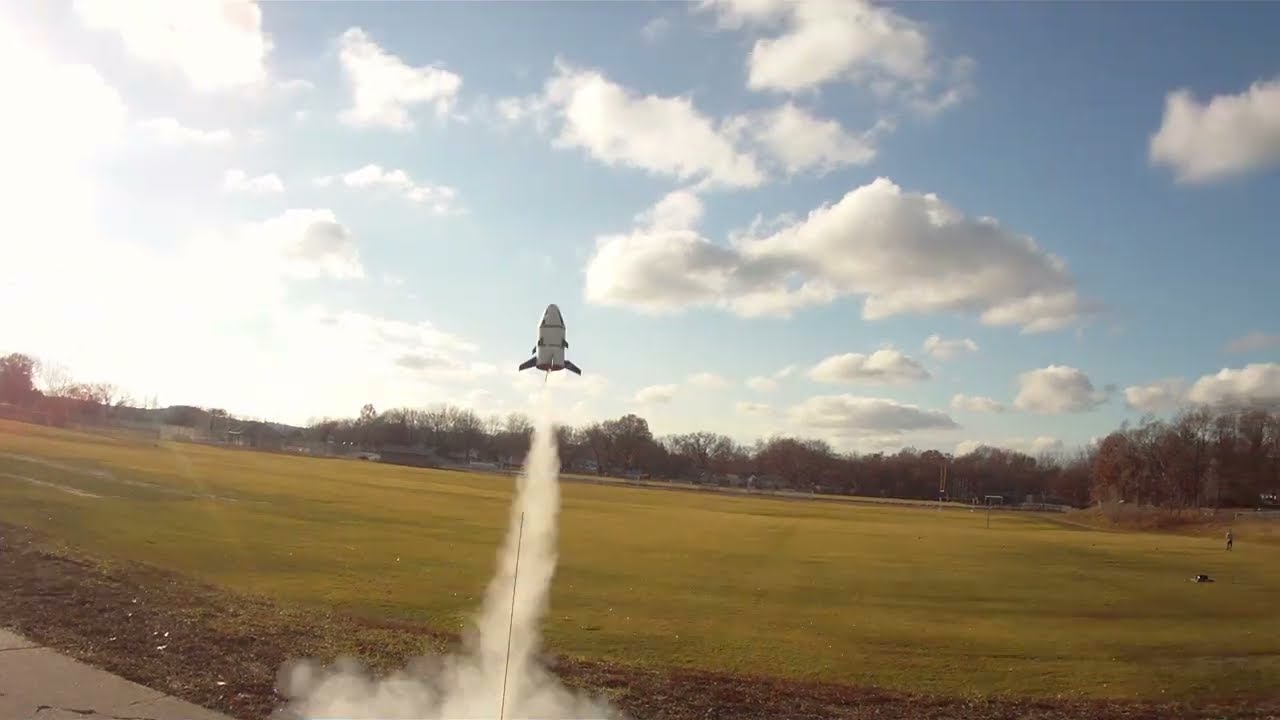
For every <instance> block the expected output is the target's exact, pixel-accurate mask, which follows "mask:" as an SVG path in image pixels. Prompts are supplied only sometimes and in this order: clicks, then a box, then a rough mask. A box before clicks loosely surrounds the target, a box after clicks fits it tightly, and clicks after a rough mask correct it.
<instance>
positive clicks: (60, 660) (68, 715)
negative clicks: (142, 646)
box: [0, 629, 232, 720]
mask: <svg viewBox="0 0 1280 720" xmlns="http://www.w3.org/2000/svg"><path fill="white" fill-rule="evenodd" d="M0 718H4V719H5V720H9V719H10V718H12V719H13V720H28V719H29V720H232V718H229V717H227V716H226V715H222V714H219V713H216V712H213V711H212V710H206V709H205V708H202V707H200V706H198V705H192V704H191V703H189V702H185V701H182V700H179V699H177V698H174V697H170V696H168V695H165V694H164V693H162V692H157V691H155V690H151V689H149V688H145V687H143V686H141V685H139V684H137V683H134V682H130V681H128V680H125V679H124V678H122V677H117V676H115V675H112V674H111V673H108V672H105V671H102V670H99V669H97V668H94V667H90V666H88V665H85V664H84V663H82V662H79V661H77V660H72V659H71V658H69V657H67V656H65V655H61V654H59V653H57V652H54V651H53V650H50V649H48V648H43V647H40V646H39V645H37V644H35V643H33V642H30V641H28V640H27V639H26V638H24V637H21V636H19V635H16V634H14V633H12V632H9V631H7V630H4V629H0Z"/></svg>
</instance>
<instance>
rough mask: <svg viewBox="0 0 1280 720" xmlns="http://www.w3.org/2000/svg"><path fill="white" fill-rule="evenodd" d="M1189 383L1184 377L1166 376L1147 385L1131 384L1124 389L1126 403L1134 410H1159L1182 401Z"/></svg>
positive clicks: (1169, 407) (1166, 408)
mask: <svg viewBox="0 0 1280 720" xmlns="http://www.w3.org/2000/svg"><path fill="white" fill-rule="evenodd" d="M1186 391H1187V383H1186V381H1184V380H1183V379H1182V378H1165V379H1163V380H1157V381H1155V382H1153V383H1149V384H1147V385H1130V386H1129V387H1127V388H1125V389H1124V402H1125V405H1126V406H1128V407H1129V408H1130V409H1133V410H1141V411H1144V412H1158V411H1161V410H1168V409H1171V408H1173V407H1175V406H1177V405H1178V404H1179V403H1181V402H1182V401H1183V400H1184V399H1185V396H1186Z"/></svg>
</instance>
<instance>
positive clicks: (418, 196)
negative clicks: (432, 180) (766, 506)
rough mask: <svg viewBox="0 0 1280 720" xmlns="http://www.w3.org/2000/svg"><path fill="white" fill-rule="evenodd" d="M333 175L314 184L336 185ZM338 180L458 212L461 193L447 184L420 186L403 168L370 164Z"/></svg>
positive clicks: (440, 211) (443, 211)
mask: <svg viewBox="0 0 1280 720" xmlns="http://www.w3.org/2000/svg"><path fill="white" fill-rule="evenodd" d="M334 179H335V178H334V176H332V175H325V176H322V177H318V178H316V180H315V183H316V184H317V185H319V186H321V187H328V186H330V185H332V184H333V181H334ZM338 179H340V180H341V181H342V183H343V184H344V185H346V186H347V187H349V188H356V189H368V188H381V189H384V190H389V191H391V192H394V193H396V194H397V195H400V196H401V197H403V198H405V199H406V200H408V201H410V202H412V203H415V204H418V205H427V206H430V208H431V211H432V212H434V213H436V214H437V215H449V214H453V213H456V212H458V209H457V208H456V207H455V206H454V202H455V200H456V199H457V196H458V193H457V191H456V190H454V189H453V188H451V187H449V186H447V185H421V184H418V183H417V182H416V181H414V179H413V178H411V177H410V176H409V174H408V173H407V172H405V171H404V170H387V169H385V168H383V167H382V166H380V165H377V164H374V163H370V164H368V165H365V166H364V167H361V168H359V169H356V170H352V171H351V172H348V173H346V174H344V175H341V176H340V177H339V178H338Z"/></svg>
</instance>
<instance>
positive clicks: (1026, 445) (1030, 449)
mask: <svg viewBox="0 0 1280 720" xmlns="http://www.w3.org/2000/svg"><path fill="white" fill-rule="evenodd" d="M983 446H986V447H995V448H1003V449H1005V450H1013V451H1016V452H1020V453H1023V454H1026V455H1030V456H1032V457H1035V456H1036V455H1039V454H1040V453H1046V452H1056V451H1058V450H1061V449H1062V447H1063V444H1062V441H1061V440H1059V439H1058V438H1055V437H1050V436H1048V435H1038V436H1036V437H1033V438H1024V437H1011V438H1004V439H1003V440H995V441H983V440H965V441H963V442H958V443H956V448H955V454H956V455H957V456H960V455H968V454H969V453H971V452H973V451H974V450H977V449H978V448H980V447H983Z"/></svg>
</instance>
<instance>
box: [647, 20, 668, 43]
mask: <svg viewBox="0 0 1280 720" xmlns="http://www.w3.org/2000/svg"><path fill="white" fill-rule="evenodd" d="M670 30H671V20H670V19H669V18H667V17H666V16H664V15H659V16H658V17H655V18H654V19H652V20H650V21H649V22H647V23H645V24H644V27H642V28H640V35H641V36H643V37H644V39H645V40H648V41H649V42H657V41H658V40H660V39H662V36H663V35H666V34H667V32H669V31H670Z"/></svg>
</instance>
